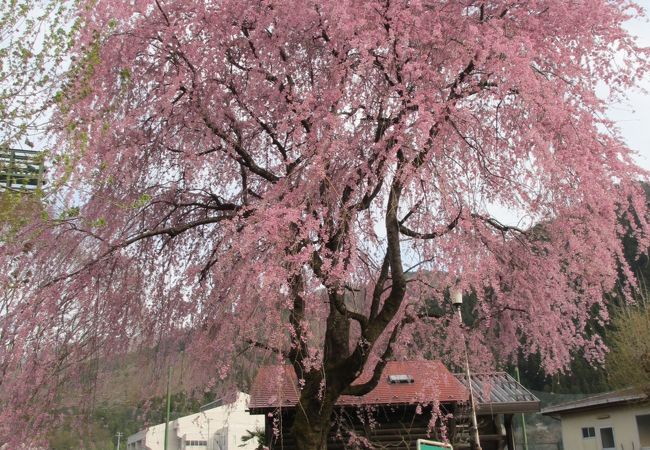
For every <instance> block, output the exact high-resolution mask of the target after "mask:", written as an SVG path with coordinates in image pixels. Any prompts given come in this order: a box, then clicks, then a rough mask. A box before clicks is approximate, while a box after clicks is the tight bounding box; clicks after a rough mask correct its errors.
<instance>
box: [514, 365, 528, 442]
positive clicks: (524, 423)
mask: <svg viewBox="0 0 650 450" xmlns="http://www.w3.org/2000/svg"><path fill="white" fill-rule="evenodd" d="M515 375H516V376H517V383H519V384H521V379H520V378H519V366H515ZM521 431H522V432H523V433H524V450H528V435H527V434H526V416H524V413H521Z"/></svg>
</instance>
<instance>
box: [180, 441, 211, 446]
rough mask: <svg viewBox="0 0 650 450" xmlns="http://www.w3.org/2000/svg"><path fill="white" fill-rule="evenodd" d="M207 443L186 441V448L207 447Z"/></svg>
mask: <svg viewBox="0 0 650 450" xmlns="http://www.w3.org/2000/svg"><path fill="white" fill-rule="evenodd" d="M207 444H208V442H207V441H185V447H205V446H206V445H207Z"/></svg>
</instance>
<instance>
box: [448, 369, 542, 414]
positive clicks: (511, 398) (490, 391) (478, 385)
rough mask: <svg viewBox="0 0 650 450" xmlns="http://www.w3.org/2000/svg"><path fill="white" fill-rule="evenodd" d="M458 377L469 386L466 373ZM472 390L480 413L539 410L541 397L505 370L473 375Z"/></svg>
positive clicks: (457, 374)
mask: <svg viewBox="0 0 650 450" xmlns="http://www.w3.org/2000/svg"><path fill="white" fill-rule="evenodd" d="M454 375H455V376H456V378H457V379H458V380H459V381H460V382H461V383H463V386H467V381H466V377H465V374H462V373H456V374H454ZM471 379H472V392H473V393H474V398H475V399H476V406H477V410H478V411H479V412H480V413H483V414H485V413H488V412H493V413H504V414H510V413H519V412H529V411H539V399H538V398H537V397H535V396H534V395H533V394H531V393H530V391H528V389H526V388H525V387H523V386H522V385H521V384H520V383H518V382H517V380H515V379H514V378H513V377H511V376H510V375H508V374H507V373H505V372H494V373H477V374H472V375H471Z"/></svg>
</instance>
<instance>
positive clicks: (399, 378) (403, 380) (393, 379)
mask: <svg viewBox="0 0 650 450" xmlns="http://www.w3.org/2000/svg"><path fill="white" fill-rule="evenodd" d="M388 382H389V383H390V384H407V383H413V377H412V376H411V375H388Z"/></svg>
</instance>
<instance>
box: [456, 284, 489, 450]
mask: <svg viewBox="0 0 650 450" xmlns="http://www.w3.org/2000/svg"><path fill="white" fill-rule="evenodd" d="M451 304H452V305H453V306H454V308H456V311H457V312H458V320H459V322H460V326H461V329H462V332H463V347H464V348H465V377H466V378H467V389H468V390H469V403H470V405H471V406H472V435H473V436H472V440H473V441H474V447H473V449H474V450H482V449H481V440H480V438H479V433H478V421H477V420H476V406H475V405H474V390H473V389H472V377H471V374H470V371H469V352H468V351H467V338H466V337H465V328H464V327H463V314H462V312H461V310H460V307H461V306H462V305H463V293H462V291H460V290H459V289H452V291H451Z"/></svg>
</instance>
